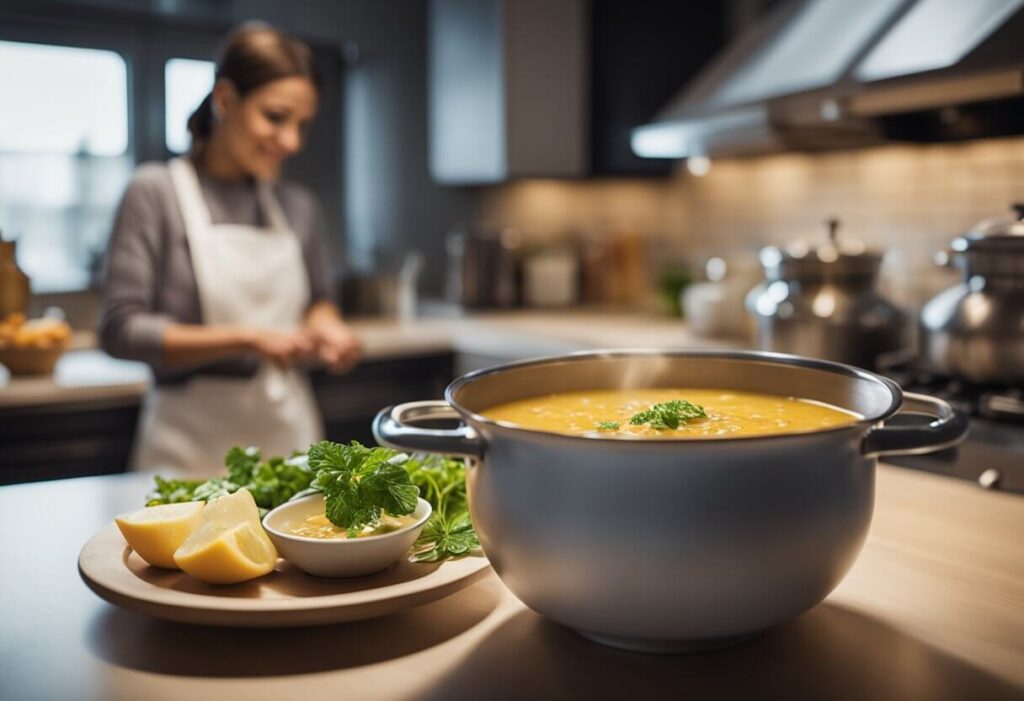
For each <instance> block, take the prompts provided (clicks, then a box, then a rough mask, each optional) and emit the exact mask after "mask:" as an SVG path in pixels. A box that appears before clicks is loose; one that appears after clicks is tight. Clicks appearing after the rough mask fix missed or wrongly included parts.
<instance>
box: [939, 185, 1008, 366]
mask: <svg viewBox="0 0 1024 701" xmlns="http://www.w3.org/2000/svg"><path fill="white" fill-rule="evenodd" d="M1014 209H1015V210H1016V216H1015V217H1013V218H1010V219H1007V218H995V219H987V220H985V221H983V222H981V223H980V224H978V225H977V226H975V227H974V228H973V229H971V230H970V231H969V232H967V233H966V234H964V235H963V236H960V237H958V238H956V239H954V240H953V242H952V244H951V246H950V248H951V249H952V250H951V255H952V262H953V263H954V264H955V265H956V266H957V267H958V268H959V269H960V271H961V274H962V280H961V282H960V283H959V284H957V285H954V286H953V287H951V288H949V289H948V290H945V291H943V292H940V293H939V294H938V295H936V296H935V297H934V298H932V300H931V301H929V302H928V303H927V304H926V305H925V306H924V308H923V309H922V310H921V353H922V356H923V358H924V361H925V363H926V364H927V365H928V367H929V368H931V369H932V370H935V371H936V372H939V373H941V374H944V375H948V376H952V377H957V378H961V379H965V380H970V381H972V382H983V383H1001V384H1002V383H1010V384H1016V383H1021V382H1024V204H1016V205H1014Z"/></svg>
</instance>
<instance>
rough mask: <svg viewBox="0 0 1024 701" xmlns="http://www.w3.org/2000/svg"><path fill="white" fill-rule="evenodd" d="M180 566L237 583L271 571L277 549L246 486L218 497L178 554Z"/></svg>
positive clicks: (211, 579) (200, 576)
mask: <svg viewBox="0 0 1024 701" xmlns="http://www.w3.org/2000/svg"><path fill="white" fill-rule="evenodd" d="M174 561H175V562H176V563H178V567H180V568H181V569H183V570H185V571H186V572H188V573H189V574H190V575H192V576H193V577H195V578H197V579H201V580H203V581H204V582H210V583H211V584H234V583H236V582H244V581H245V580H247V579H253V578H254V577H259V576H262V575H265V574H267V573H268V572H270V571H272V570H273V569H274V565H275V564H276V563H277V550H275V549H274V544H273V543H271V542H270V538H269V537H268V536H267V534H266V532H265V531H264V530H263V526H262V525H261V524H260V512H259V509H258V508H257V507H256V502H255V501H254V500H253V498H252V494H250V493H249V492H248V491H247V490H245V489H239V490H238V491H237V492H235V493H234V494H229V495H228V496H226V497H221V498H220V499H215V500H214V501H211V502H210V503H209V504H207V505H206V508H205V509H203V512H202V523H200V524H199V527H198V528H197V529H196V530H195V531H194V532H193V533H192V535H190V536H189V537H188V538H187V539H186V540H185V542H184V543H182V544H181V547H179V548H178V550H177V551H176V552H175V553H174Z"/></svg>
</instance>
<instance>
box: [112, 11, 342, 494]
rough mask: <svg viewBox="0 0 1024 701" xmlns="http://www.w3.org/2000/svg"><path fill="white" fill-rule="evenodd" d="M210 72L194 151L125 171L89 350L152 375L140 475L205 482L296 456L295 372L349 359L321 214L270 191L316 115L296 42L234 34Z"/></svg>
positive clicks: (307, 424)
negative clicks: (179, 474) (224, 472)
mask: <svg viewBox="0 0 1024 701" xmlns="http://www.w3.org/2000/svg"><path fill="white" fill-rule="evenodd" d="M216 76H217V79H216V83H215V85H214V88H213V91H212V92H211V93H210V95H209V96H207V98H206V99H205V100H204V101H203V103H202V104H201V105H200V106H199V108H198V109H197V110H196V112H195V113H194V114H193V115H192V116H191V117H190V118H189V122H188V128H189V131H190V132H191V134H192V151H191V153H190V154H189V155H188V156H187V157H184V158H176V159H174V160H172V161H170V162H169V163H167V164H146V165H143V166H141V167H140V168H139V169H138V171H137V173H136V174H135V176H134V177H133V179H132V181H131V183H130V184H129V186H128V189H127V191H126V192H125V195H124V198H123V200H122V202H121V206H120V210H119V212H118V216H117V219H116V222H115V224H114V231H113V234H112V236H111V239H110V245H109V249H108V253H107V279H106V286H105V293H104V300H103V309H102V312H101V319H100V341H101V344H102V346H103V348H104V350H106V351H107V352H108V353H110V354H111V355H113V356H116V357H119V358H130V359H135V360H142V361H145V362H147V363H149V364H150V366H151V367H152V368H153V370H154V375H155V379H156V382H155V386H154V388H153V390H152V391H151V392H150V393H149V394H148V395H147V397H146V400H145V403H144V406H143V412H142V416H141V418H140V426H139V433H138V437H137V440H136V448H135V456H134V460H133V463H134V466H135V467H136V468H138V469H177V470H184V471H191V472H195V473H204V474H209V473H212V472H216V471H218V470H219V469H220V467H221V466H222V465H223V461H224V455H225V453H226V451H227V449H228V448H229V447H230V446H232V445H243V446H247V445H256V446H260V447H261V448H262V449H263V451H264V454H265V455H287V454H289V453H290V452H291V451H293V450H296V449H305V448H307V447H308V446H309V444H310V443H312V442H313V441H315V440H318V439H319V438H320V437H321V433H322V422H321V418H320V416H319V414H318V412H317V409H316V406H315V404H314V401H313V395H312V392H311V390H310V386H309V382H308V379H307V378H306V377H305V376H304V375H303V374H302V373H301V372H299V369H298V368H299V366H300V365H302V364H307V363H320V364H324V365H326V366H327V367H329V368H331V369H333V370H337V371H344V370H346V369H348V368H350V367H351V366H352V365H353V364H354V363H355V361H356V360H357V358H358V354H359V344H358V342H357V340H356V338H355V336H354V335H353V334H352V332H351V331H350V329H349V328H348V327H347V326H346V325H345V324H344V323H343V322H342V320H341V317H340V315H339V313H338V310H337V307H336V306H335V305H334V303H333V302H332V301H331V299H332V292H331V282H330V277H329V274H328V271H327V269H326V267H325V266H326V255H325V252H324V240H323V238H324V233H323V229H322V224H321V217H320V213H319V208H318V206H317V204H316V202H315V200H314V199H313V198H312V196H311V195H310V194H309V193H308V192H307V191H306V190H305V189H303V188H300V187H298V186H295V185H290V184H275V183H276V181H277V179H278V176H279V173H280V169H281V165H282V164H283V163H284V161H285V160H286V159H287V158H289V157H290V156H293V155H295V154H296V153H297V152H298V151H299V150H300V149H301V148H302V146H303V142H304V140H305V135H306V131H307V128H308V126H309V123H310V122H311V121H312V119H313V117H314V115H315V113H316V109H317V100H318V87H317V78H316V74H315V71H314V67H313V61H312V55H311V52H310V50H309V47H308V46H306V45H305V44H303V43H302V42H300V41H298V40H297V39H294V38H292V37H289V36H286V35H284V34H282V33H280V32H277V31H275V30H273V29H271V28H268V27H258V28H252V27H250V28H243V29H241V30H239V31H237V32H236V33H234V34H233V35H232V36H230V37H229V38H228V41H227V44H226V46H225V48H224V51H223V53H222V56H221V59H220V62H219V63H218V66H217V73H216Z"/></svg>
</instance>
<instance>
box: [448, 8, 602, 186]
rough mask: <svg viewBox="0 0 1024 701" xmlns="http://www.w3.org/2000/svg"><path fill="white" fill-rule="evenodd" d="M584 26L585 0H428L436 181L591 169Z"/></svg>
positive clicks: (484, 180)
mask: <svg viewBox="0 0 1024 701" xmlns="http://www.w3.org/2000/svg"><path fill="white" fill-rule="evenodd" d="M586 27H587V22H586V2H585V0H558V1H557V2H551V1H550V0H432V2H431V4H430V15H429V29H428V32H429V33H428V37H429V39H428V47H429V70H428V90H429V119H430V170H431V174H432V175H433V176H434V179H435V180H437V181H438V182H442V183H450V184H471V183H495V182H502V181H505V180H509V179H512V178H521V177H579V176H582V175H584V174H586V172H587V168H588V157H587V156H588V154H587V151H588V133H587V128H586V125H587V121H588V120H587V115H586V112H587V109H588V104H587V63H588V61H587V58H588V57H587V50H588V41H587V37H586Z"/></svg>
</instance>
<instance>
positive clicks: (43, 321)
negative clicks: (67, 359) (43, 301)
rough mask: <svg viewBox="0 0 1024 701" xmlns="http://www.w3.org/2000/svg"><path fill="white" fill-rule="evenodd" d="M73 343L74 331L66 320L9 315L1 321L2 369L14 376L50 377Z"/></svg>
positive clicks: (0, 360)
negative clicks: (5, 368)
mask: <svg viewBox="0 0 1024 701" xmlns="http://www.w3.org/2000/svg"><path fill="white" fill-rule="evenodd" d="M70 339H71V327H70V326H68V325H67V322H65V321H63V320H62V319H58V318H54V317H42V318H40V319H28V320H26V319H25V315H24V314H8V315H7V316H6V317H4V318H3V319H0V365H4V366H6V367H7V369H8V370H9V371H10V373H11V374H12V375H49V374H50V373H52V372H53V368H54V366H56V365H57V360H58V359H59V358H60V356H61V355H62V354H63V353H64V351H65V349H67V346H68V342H69V341H70Z"/></svg>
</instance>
